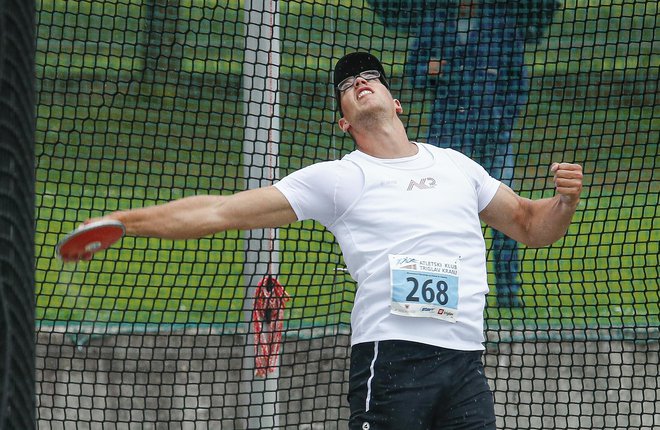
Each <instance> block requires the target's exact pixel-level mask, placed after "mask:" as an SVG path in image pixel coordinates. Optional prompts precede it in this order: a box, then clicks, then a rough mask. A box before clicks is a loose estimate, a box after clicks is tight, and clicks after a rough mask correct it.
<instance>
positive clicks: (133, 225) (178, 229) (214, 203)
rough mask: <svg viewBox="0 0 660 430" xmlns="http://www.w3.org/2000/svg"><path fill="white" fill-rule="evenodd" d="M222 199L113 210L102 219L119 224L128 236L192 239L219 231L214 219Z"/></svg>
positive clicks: (220, 197)
mask: <svg viewBox="0 0 660 430" xmlns="http://www.w3.org/2000/svg"><path fill="white" fill-rule="evenodd" d="M222 199H223V197H222V196H194V197H187V198H184V199H180V200H175V201H172V202H169V203H165V204H161V205H156V206H149V207H144V208H139V209H131V210H126V211H117V212H113V213H111V214H109V215H107V216H106V217H105V218H109V219H115V220H119V221H121V222H122V223H123V224H124V226H125V227H126V234H128V235H130V236H142V237H159V238H163V239H194V238H199V237H203V236H207V235H210V234H213V233H216V232H218V231H220V230H221V228H222V227H221V226H220V220H219V219H218V218H217V217H216V214H217V210H214V209H215V207H218V206H219V205H221V204H222Z"/></svg>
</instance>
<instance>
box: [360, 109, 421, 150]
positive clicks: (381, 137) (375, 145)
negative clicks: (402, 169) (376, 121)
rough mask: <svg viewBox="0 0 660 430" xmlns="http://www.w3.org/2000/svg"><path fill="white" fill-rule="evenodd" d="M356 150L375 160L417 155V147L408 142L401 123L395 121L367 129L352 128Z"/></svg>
mask: <svg viewBox="0 0 660 430" xmlns="http://www.w3.org/2000/svg"><path fill="white" fill-rule="evenodd" d="M352 132H353V139H354V140H355V143H356V145H357V149H358V150H360V151H362V152H364V153H365V154H368V155H371V156H372V157H376V158H403V157H410V156H412V155H415V154H417V151H418V148H417V145H415V144H413V143H411V142H410V140H408V136H407V135H406V130H405V127H404V126H403V123H402V122H401V121H400V120H399V119H398V118H397V120H396V121H393V122H388V123H385V124H381V125H379V126H378V127H369V128H368V129H363V130H361V129H359V128H354V129H353V130H352Z"/></svg>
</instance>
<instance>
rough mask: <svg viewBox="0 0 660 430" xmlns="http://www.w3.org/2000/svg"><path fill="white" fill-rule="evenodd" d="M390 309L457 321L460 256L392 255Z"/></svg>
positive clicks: (410, 315)
mask: <svg viewBox="0 0 660 430" xmlns="http://www.w3.org/2000/svg"><path fill="white" fill-rule="evenodd" d="M389 259H390V280H391V283H392V285H391V288H392V298H391V305H390V312H391V313H393V314H396V315H403V316H409V317H429V318H437V319H441V320H445V321H448V322H452V323H453V322H456V317H457V316H458V283H459V282H458V281H459V270H458V269H459V267H458V260H448V259H441V258H436V257H429V256H417V255H390V256H389Z"/></svg>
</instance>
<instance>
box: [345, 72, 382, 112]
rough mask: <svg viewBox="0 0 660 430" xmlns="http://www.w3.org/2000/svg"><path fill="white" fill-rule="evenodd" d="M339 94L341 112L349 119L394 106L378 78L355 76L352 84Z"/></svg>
mask: <svg viewBox="0 0 660 430" xmlns="http://www.w3.org/2000/svg"><path fill="white" fill-rule="evenodd" d="M340 94H341V100H340V103H341V108H342V112H343V113H344V117H346V118H350V119H353V118H355V117H358V118H359V117H360V116H362V115H365V114H370V113H374V112H378V111H387V110H388V109H392V108H394V107H395V106H394V104H393V103H394V100H393V99H392V95H391V94H390V91H389V90H388V89H387V87H386V86H385V85H383V83H382V82H381V81H380V80H379V79H378V78H375V79H369V80H367V79H365V78H363V77H361V76H357V77H356V78H355V81H354V82H353V85H351V86H350V87H349V88H348V89H346V90H344V91H342V92H341V93H340Z"/></svg>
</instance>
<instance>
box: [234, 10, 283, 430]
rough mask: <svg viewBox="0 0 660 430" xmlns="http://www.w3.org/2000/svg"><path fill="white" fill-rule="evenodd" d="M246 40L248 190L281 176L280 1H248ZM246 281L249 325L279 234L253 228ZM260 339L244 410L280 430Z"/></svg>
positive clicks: (256, 423)
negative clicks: (260, 360)
mask: <svg viewBox="0 0 660 430" xmlns="http://www.w3.org/2000/svg"><path fill="white" fill-rule="evenodd" d="M244 13H245V20H246V38H245V51H244V60H243V78H242V79H243V98H244V112H245V131H244V142H243V162H244V169H245V170H244V173H245V177H246V178H247V189H253V188H258V187H262V186H267V185H271V184H272V183H273V182H274V180H275V179H276V176H277V166H278V159H277V157H278V144H279V140H280V114H279V95H278V79H279V65H280V34H279V32H280V30H279V13H278V3H277V1H267V0H256V1H246V2H244ZM245 249H246V255H245V263H244V268H243V279H244V282H245V285H246V288H247V290H246V296H245V297H246V298H245V302H244V306H243V309H244V317H245V321H250V320H251V318H252V310H253V308H254V296H255V292H256V285H257V283H258V282H259V280H260V279H261V278H262V277H264V276H266V275H273V276H274V275H276V274H277V273H278V249H277V230H276V229H262V230H252V231H250V232H248V233H247V236H246V238H245ZM255 345H256V336H255V333H254V331H253V330H252V328H250V329H249V330H248V335H247V341H246V344H245V351H244V352H245V354H244V359H243V371H242V375H241V379H242V383H241V387H240V390H241V397H242V399H244V400H245V402H243V401H242V400H239V402H240V404H241V406H243V405H246V404H247V406H248V408H247V412H248V428H251V429H253V428H254V429H257V428H264V429H265V428H277V427H278V426H279V419H278V410H277V390H278V384H277V380H278V377H279V370H277V369H276V370H275V371H274V372H270V373H268V372H267V374H266V377H265V378H261V377H256V376H255V356H256V354H255Z"/></svg>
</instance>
